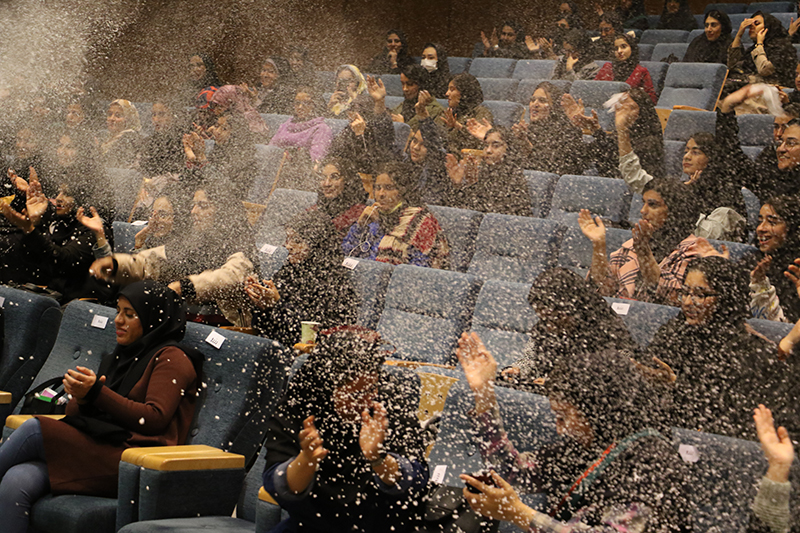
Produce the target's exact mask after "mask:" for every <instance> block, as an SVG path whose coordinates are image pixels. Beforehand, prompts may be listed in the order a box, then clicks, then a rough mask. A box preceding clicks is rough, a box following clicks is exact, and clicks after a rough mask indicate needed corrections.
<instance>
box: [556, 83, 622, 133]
mask: <svg viewBox="0 0 800 533" xmlns="http://www.w3.org/2000/svg"><path fill="white" fill-rule="evenodd" d="M629 89H630V86H629V85H628V84H627V83H625V82H624V81H594V80H577V81H575V82H573V84H572V87H571V88H570V90H569V94H571V95H572V97H573V98H575V100H579V99H580V100H583V105H584V106H585V107H586V112H587V113H591V112H592V110H594V111H597V117H598V118H599V119H600V125H601V126H602V127H603V129H604V130H613V129H614V115H612V114H609V113H608V112H607V111H606V109H605V108H604V107H603V104H604V103H606V102H607V101H608V99H609V98H611V96H612V95H614V94H617V93H622V92H625V91H627V90H629Z"/></svg>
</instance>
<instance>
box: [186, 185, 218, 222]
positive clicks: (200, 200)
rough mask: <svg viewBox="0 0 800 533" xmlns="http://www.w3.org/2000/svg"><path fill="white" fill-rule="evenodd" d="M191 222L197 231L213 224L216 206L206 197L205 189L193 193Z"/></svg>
mask: <svg viewBox="0 0 800 533" xmlns="http://www.w3.org/2000/svg"><path fill="white" fill-rule="evenodd" d="M191 213H192V222H194V228H195V229H196V230H198V231H207V230H209V229H211V227H212V226H213V225H214V218H215V217H216V214H217V208H216V206H215V205H214V204H213V203H212V202H211V200H209V199H208V195H206V191H204V190H199V191H197V192H196V193H194V199H193V200H192V212H191Z"/></svg>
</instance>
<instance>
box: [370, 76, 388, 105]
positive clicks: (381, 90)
mask: <svg viewBox="0 0 800 533" xmlns="http://www.w3.org/2000/svg"><path fill="white" fill-rule="evenodd" d="M367 92H369V95H370V96H371V97H372V99H373V100H374V101H375V102H383V101H384V100H386V87H385V86H384V85H383V80H382V79H380V78H378V79H377V80H376V79H375V78H373V77H372V76H367Z"/></svg>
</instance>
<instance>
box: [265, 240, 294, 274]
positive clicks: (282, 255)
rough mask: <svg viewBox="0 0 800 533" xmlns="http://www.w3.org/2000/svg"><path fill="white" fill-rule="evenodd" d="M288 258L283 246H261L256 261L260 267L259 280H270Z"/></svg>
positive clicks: (287, 252)
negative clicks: (257, 260)
mask: <svg viewBox="0 0 800 533" xmlns="http://www.w3.org/2000/svg"><path fill="white" fill-rule="evenodd" d="M287 257H289V250H287V249H286V248H284V247H283V246H274V245H272V244H266V245H263V246H262V247H261V248H260V249H259V250H258V259H259V263H260V265H261V278H262V279H272V276H274V275H275V273H276V272H277V271H278V270H280V269H281V267H282V266H283V263H284V262H286V258H287Z"/></svg>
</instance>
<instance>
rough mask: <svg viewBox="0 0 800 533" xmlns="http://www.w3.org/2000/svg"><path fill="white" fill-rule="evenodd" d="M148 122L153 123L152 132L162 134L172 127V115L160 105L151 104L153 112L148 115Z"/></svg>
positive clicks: (166, 108) (165, 107)
mask: <svg viewBox="0 0 800 533" xmlns="http://www.w3.org/2000/svg"><path fill="white" fill-rule="evenodd" d="M150 121H151V122H152V123H153V131H155V132H156V133H162V132H165V131H168V130H169V128H170V127H171V126H172V113H170V111H169V108H168V107H167V106H165V105H164V104H161V103H155V104H153V112H152V114H151V115H150Z"/></svg>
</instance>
